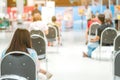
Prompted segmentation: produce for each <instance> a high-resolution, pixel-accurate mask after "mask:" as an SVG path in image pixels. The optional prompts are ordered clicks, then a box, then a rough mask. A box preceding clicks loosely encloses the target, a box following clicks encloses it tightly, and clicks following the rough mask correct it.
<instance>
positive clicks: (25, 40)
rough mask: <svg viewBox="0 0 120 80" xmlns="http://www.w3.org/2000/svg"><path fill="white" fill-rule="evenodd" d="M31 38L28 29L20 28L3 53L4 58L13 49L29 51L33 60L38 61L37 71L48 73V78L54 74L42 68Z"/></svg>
mask: <svg viewBox="0 0 120 80" xmlns="http://www.w3.org/2000/svg"><path fill="white" fill-rule="evenodd" d="M31 43H32V42H31V38H30V34H29V32H28V30H26V29H20V28H18V29H17V30H16V31H15V33H14V35H13V38H12V41H11V43H10V46H9V47H8V49H7V50H5V51H4V52H3V53H2V57H1V58H3V57H4V56H5V54H7V53H9V52H12V51H22V52H26V53H28V54H29V55H30V56H31V57H32V58H33V60H34V61H35V62H36V63H37V65H36V66H37V71H38V72H40V73H42V74H44V75H46V77H47V78H51V77H52V74H50V73H49V72H46V71H45V70H43V69H41V68H40V66H39V65H40V61H39V60H38V57H37V53H36V51H35V50H34V49H32V44H31Z"/></svg>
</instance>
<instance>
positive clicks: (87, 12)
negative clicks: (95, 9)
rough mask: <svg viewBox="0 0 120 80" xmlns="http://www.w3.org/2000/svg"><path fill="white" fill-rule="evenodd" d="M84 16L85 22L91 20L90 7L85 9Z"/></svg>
mask: <svg viewBox="0 0 120 80" xmlns="http://www.w3.org/2000/svg"><path fill="white" fill-rule="evenodd" d="M84 13H85V15H86V19H87V20H89V19H91V15H92V13H91V8H90V7H88V8H87V9H85V12H84Z"/></svg>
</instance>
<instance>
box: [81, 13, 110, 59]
mask: <svg viewBox="0 0 120 80" xmlns="http://www.w3.org/2000/svg"><path fill="white" fill-rule="evenodd" d="M98 19H99V21H100V23H101V25H100V26H99V28H98V30H97V32H98V33H97V36H96V37H95V38H93V39H91V40H90V43H88V52H87V53H85V52H83V57H91V55H92V52H93V51H94V50H95V49H96V48H97V47H98V46H99V43H100V37H101V33H102V31H103V30H104V29H105V28H107V27H110V26H108V25H106V24H105V15H104V14H99V16H98Z"/></svg>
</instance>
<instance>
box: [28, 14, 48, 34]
mask: <svg viewBox="0 0 120 80" xmlns="http://www.w3.org/2000/svg"><path fill="white" fill-rule="evenodd" d="M31 30H42V31H43V32H44V33H45V35H47V34H48V26H47V25H46V24H45V23H44V22H43V21H42V19H41V15H40V14H39V13H36V14H34V16H33V22H31V24H30V27H29V31H31Z"/></svg>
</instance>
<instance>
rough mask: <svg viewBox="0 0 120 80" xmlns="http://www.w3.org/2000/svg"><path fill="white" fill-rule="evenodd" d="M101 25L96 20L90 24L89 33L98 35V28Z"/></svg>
mask: <svg viewBox="0 0 120 80" xmlns="http://www.w3.org/2000/svg"><path fill="white" fill-rule="evenodd" d="M99 26H100V24H99V23H98V22H94V23H92V24H91V25H90V29H89V35H97V29H98V27H99Z"/></svg>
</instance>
